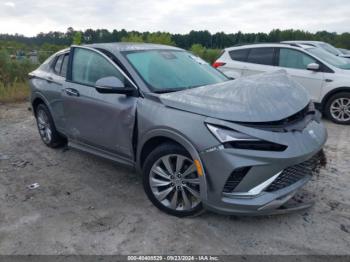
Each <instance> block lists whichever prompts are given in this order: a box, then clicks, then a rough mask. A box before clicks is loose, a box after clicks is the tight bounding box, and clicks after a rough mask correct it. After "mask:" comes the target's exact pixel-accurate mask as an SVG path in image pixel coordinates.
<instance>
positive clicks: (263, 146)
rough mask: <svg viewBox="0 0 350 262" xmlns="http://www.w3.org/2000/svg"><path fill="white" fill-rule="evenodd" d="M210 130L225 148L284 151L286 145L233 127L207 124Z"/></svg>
mask: <svg viewBox="0 0 350 262" xmlns="http://www.w3.org/2000/svg"><path fill="white" fill-rule="evenodd" d="M206 125H207V127H208V129H209V130H210V132H211V133H212V134H213V135H214V136H215V137H216V138H217V139H218V140H219V141H220V142H221V143H222V144H223V145H224V147H225V148H236V149H246V150H260V151H284V150H286V149H287V146H286V145H281V144H277V143H274V142H270V141H265V140H262V139H259V138H256V137H252V136H250V135H247V134H244V133H241V132H237V131H235V130H232V129H228V128H224V127H218V126H214V125H211V124H206Z"/></svg>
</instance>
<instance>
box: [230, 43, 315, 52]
mask: <svg viewBox="0 0 350 262" xmlns="http://www.w3.org/2000/svg"><path fill="white" fill-rule="evenodd" d="M259 47H290V48H294V49H309V48H313V47H312V46H309V45H302V44H298V45H292V44H289V43H257V44H247V45H239V46H232V47H227V48H225V50H226V51H231V50H236V49H246V48H259Z"/></svg>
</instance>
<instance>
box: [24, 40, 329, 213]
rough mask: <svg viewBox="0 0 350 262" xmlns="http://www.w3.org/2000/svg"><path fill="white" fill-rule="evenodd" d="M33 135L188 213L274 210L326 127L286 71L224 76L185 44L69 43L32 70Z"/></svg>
mask: <svg viewBox="0 0 350 262" xmlns="http://www.w3.org/2000/svg"><path fill="white" fill-rule="evenodd" d="M29 83H30V87H31V104H32V108H33V112H34V114H35V117H36V120H37V126H38V130H39V134H40V136H41V139H42V141H43V142H44V143H45V144H46V145H47V146H49V147H53V148H55V147H59V146H62V145H65V144H67V143H68V146H69V147H71V148H75V149H79V150H82V151H85V152H88V153H91V154H94V155H97V156H101V157H104V158H107V159H110V160H113V161H116V162H118V163H120V164H124V165H127V166H130V167H133V168H135V169H136V170H138V171H139V172H140V173H141V174H142V177H143V185H144V190H145V192H146V194H147V196H148V198H149V199H150V201H152V203H153V204H154V205H155V206H156V207H158V208H159V209H161V210H162V211H165V212H167V213H169V214H172V215H175V216H179V217H181V216H189V215H194V214H197V213H198V212H200V211H201V210H202V209H203V208H205V209H209V210H213V211H216V212H219V213H225V214H243V215H257V214H272V213H276V212H277V213H278V212H279V211H281V210H284V211H286V210H287V211H288V210H289V209H290V210H295V208H292V207H291V208H288V203H289V202H290V201H289V200H290V199H291V198H292V197H293V196H294V195H295V194H296V192H297V190H298V189H300V188H301V187H302V186H303V185H304V184H305V183H306V182H307V181H308V180H309V179H310V177H311V175H312V173H313V169H314V167H315V162H316V161H315V158H316V156H317V154H318V152H319V151H320V150H321V149H322V147H323V145H324V143H325V141H326V138H327V132H326V129H325V127H324V126H323V124H322V123H321V122H320V114H319V112H318V111H317V110H315V108H314V105H313V104H312V103H311V102H310V98H309V96H308V94H307V92H306V91H305V90H304V88H303V87H302V86H300V85H299V84H297V83H296V82H294V81H293V80H292V79H291V78H290V77H289V76H288V75H287V74H286V72H285V71H283V70H282V71H277V72H272V73H268V74H263V75H257V76H251V77H246V78H241V79H238V80H230V79H229V78H227V77H226V76H225V75H223V74H222V73H221V72H219V71H217V70H216V69H215V68H213V67H211V66H210V65H209V64H208V63H206V62H205V61H203V60H202V59H201V58H199V57H197V56H195V55H193V54H192V53H189V52H187V51H185V50H182V49H179V48H176V47H171V46H164V45H155V44H136V43H108V44H92V45H84V46H72V47H71V48H69V49H65V50H62V51H60V52H58V53H56V54H54V55H53V56H51V57H50V58H49V59H47V60H46V61H45V62H44V63H43V64H42V65H41V66H40V67H39V68H38V69H36V70H35V71H33V72H32V73H30V75H29Z"/></svg>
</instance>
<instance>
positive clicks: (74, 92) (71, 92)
mask: <svg viewBox="0 0 350 262" xmlns="http://www.w3.org/2000/svg"><path fill="white" fill-rule="evenodd" d="M64 91H65V92H66V94H67V95H69V96H80V94H79V92H78V90H76V89H74V88H66V89H64Z"/></svg>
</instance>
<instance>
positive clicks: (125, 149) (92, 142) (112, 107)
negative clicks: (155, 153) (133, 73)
mask: <svg viewBox="0 0 350 262" xmlns="http://www.w3.org/2000/svg"><path fill="white" fill-rule="evenodd" d="M70 59H71V60H70V63H69V70H68V77H67V78H68V81H67V82H66V84H65V85H64V89H63V93H62V97H63V99H64V116H65V130H66V134H67V136H68V137H69V139H70V140H71V141H73V142H74V143H75V144H78V145H83V146H85V147H88V148H91V149H93V150H99V151H100V152H101V153H103V154H111V155H117V156H118V157H119V158H121V159H124V160H131V159H132V158H133V148H132V134H133V127H134V121H135V111H136V102H137V97H134V96H126V95H123V94H102V93H99V92H97V90H96V89H95V83H96V81H97V80H99V79H101V78H103V77H110V76H114V77H117V78H119V79H120V80H121V81H122V82H124V83H125V84H126V85H127V84H129V82H128V80H127V79H126V77H125V75H124V74H123V73H122V72H121V71H120V69H119V68H118V67H117V66H116V65H115V64H114V63H113V62H112V61H111V60H110V59H108V57H107V56H105V55H104V54H103V53H101V52H100V51H97V50H95V49H92V48H85V47H74V48H72V49H71V57H70Z"/></svg>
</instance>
